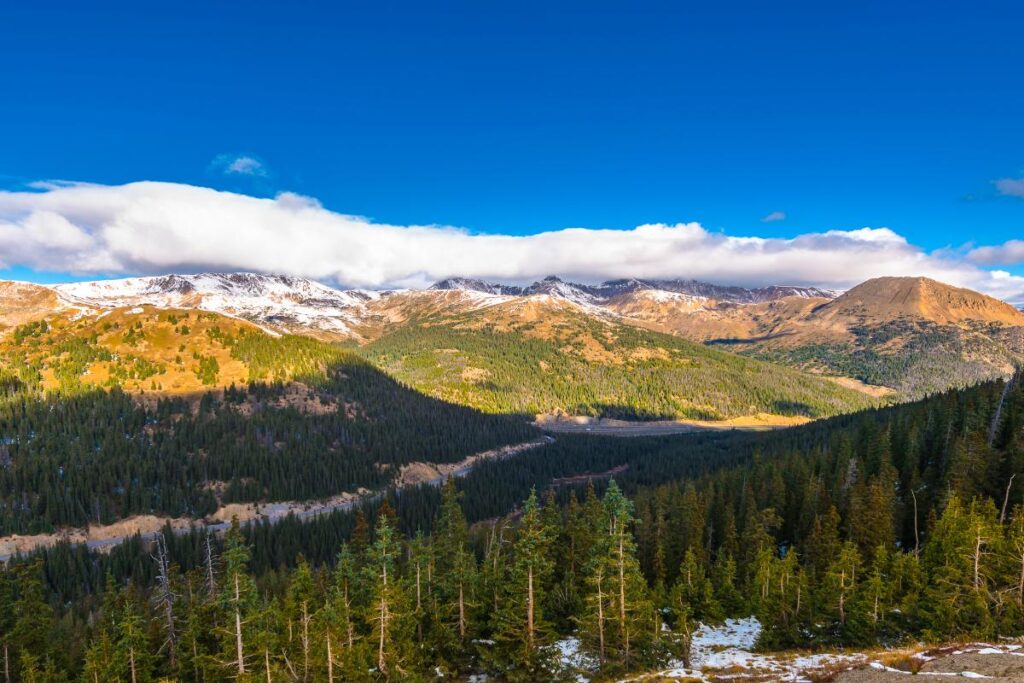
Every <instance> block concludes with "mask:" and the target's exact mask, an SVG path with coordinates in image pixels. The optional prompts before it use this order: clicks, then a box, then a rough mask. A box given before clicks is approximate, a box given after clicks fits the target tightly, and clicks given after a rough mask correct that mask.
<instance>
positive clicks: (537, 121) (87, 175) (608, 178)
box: [0, 1, 1024, 279]
mask: <svg viewBox="0 0 1024 683" xmlns="http://www.w3.org/2000/svg"><path fill="white" fill-rule="evenodd" d="M147 5H148V3H143V4H142V5H141V6H140V5H139V4H137V3H132V4H127V3H116V2H100V3H63V2H53V3H45V4H40V3H31V4H30V3H24V4H22V5H21V6H18V7H8V8H5V12H4V20H3V22H2V23H0V63H2V64H4V65H5V67H4V74H5V75H4V79H3V88H2V92H3V95H2V98H3V102H2V106H0V187H4V188H7V189H8V190H10V191H19V190H23V189H25V186H26V184H28V183H31V182H33V181H38V180H42V179H67V180H73V181H85V182H90V183H100V184H104V185H115V186H119V185H122V184H126V183H132V182H136V181H143V180H149V181H162V182H167V183H175V184H184V185H190V186H199V187H209V188H214V189H219V190H226V191H231V192H235V193H240V194H244V195H250V196H256V197H275V196H277V195H278V194H279V193H281V192H292V193H296V194H299V195H303V196H306V197H315V198H316V200H317V201H318V202H319V203H320V204H321V205H322V206H323V207H324V208H325V209H327V210H330V211H333V212H338V213H341V214H354V215H361V216H368V217H370V218H372V219H373V221H375V222H376V223H386V224H392V225H398V226H404V225H414V224H418V225H424V224H439V225H451V226H459V227H461V228H464V229H467V230H469V231H473V232H477V233H495V234H508V235H524V234H532V233H537V232H542V231H554V230H560V229H563V228H567V227H587V228H612V229H632V228H634V227H635V226H637V225H641V224H645V223H664V224H668V225H674V224H676V223H686V222H691V221H696V222H699V223H700V224H701V225H702V226H703V228H704V229H705V230H707V231H709V232H710V233H718V232H721V231H724V232H725V233H727V234H729V235H737V236H758V237H763V238H796V237H798V236H800V235H804V234H808V233H821V232H824V231H828V230H843V231H847V230H855V229H858V228H863V227H865V226H869V227H872V228H881V227H888V228H890V229H892V230H893V231H895V232H896V233H898V234H899V235H900V236H902V237H904V238H906V240H908V241H909V242H910V243H911V244H913V245H915V246H916V247H918V248H919V249H921V250H922V251H924V252H927V253H930V252H933V251H934V250H936V249H943V248H947V247H949V248H953V249H958V250H961V251H964V245H965V244H969V245H970V244H973V245H1001V244H1003V243H1004V242H1007V241H1008V240H1013V239H1016V238H1020V237H1021V236H1024V198H1022V197H1021V196H1014V195H1024V186H1022V188H1021V189H1020V191H1019V192H1016V191H1013V190H1015V188H1017V186H1015V185H1007V184H1005V183H1004V184H1003V185H1001V186H997V184H996V182H997V181H999V180H1001V179H1002V180H1004V181H1014V180H1017V179H1021V178H1024V126H1022V125H1021V121H1024V68H1022V66H1024V41H1021V40H1020V27H1021V26H1022V25H1024V7H1022V6H1021V5H1020V4H1019V3H1013V2H984V1H983V2H978V3H972V4H971V5H970V6H969V7H968V6H967V5H965V4H962V3H941V2H938V3H937V2H900V3H893V2H860V3H821V2H814V3H809V2H808V3H803V2H787V3H765V2H724V3H694V2H659V3H651V2H637V3H601V2H587V3H582V2H581V3H576V2H559V3H551V2H544V3H533V2H517V3H480V2H465V3H455V2H440V3H412V2H409V3H395V2H374V3H347V2H343V3H301V2H299V3H289V4H288V5H287V6H286V5H284V4H281V3H260V2H248V3H245V4H238V3H201V4H188V3H173V4H161V5H160V6H147ZM240 159H241V160H242V161H239V160H240ZM1000 187H1002V188H1003V189H1004V192H1000V190H999V188H1000ZM773 214H774V215H775V216H776V217H779V218H781V220H772V221H764V220H763V219H765V218H766V217H768V216H771V215H773ZM783 215H784V218H782V216H783ZM0 218H2V216H0ZM9 219H10V217H9ZM10 220H13V219H10ZM140 234H141V233H140ZM22 260H25V261H31V259H28V258H24V259H22ZM1012 260H1013V259H1005V258H1004V259H1003V261H1012ZM126 263H127V264H128V265H130V266H132V267H130V268H129V267H128V266H126V265H125V264H126ZM0 264H2V265H3V266H4V267H5V269H0V276H3V275H5V274H6V275H7V276H11V275H19V274H21V275H25V274H28V275H30V276H31V275H33V273H31V271H26V270H25V269H26V268H33V269H35V270H36V271H40V270H48V269H56V272H57V273H58V274H57V275H54V274H53V273H50V274H49V275H47V274H35V277H36V279H45V278H47V277H49V278H55V277H56V278H59V277H61V276H60V275H59V273H66V272H71V271H74V272H76V273H84V272H88V273H92V272H99V271H96V269H88V268H87V269H84V270H83V269H82V268H81V264H77V265H74V266H71V265H69V266H67V267H62V266H61V264H60V263H48V264H44V263H43V262H42V261H38V260H37V261H32V262H30V263H15V262H13V261H12V259H11V257H10V256H8V257H7V258H6V259H4V258H3V255H0ZM169 265H181V266H182V267H184V266H187V265H189V264H187V263H182V264H173V263H172V264H169ZM196 265H205V262H204V263H200V264H196ZM109 266H110V268H111V271H110V272H111V273H116V272H119V271H122V270H123V271H125V272H128V271H130V270H147V269H148V266H147V267H139V264H138V263H137V262H135V261H131V262H130V263H128V261H116V260H115V261H111V262H110V264H109ZM986 267H987V266H986ZM998 267H999V268H1000V269H1003V270H1006V271H1009V272H1011V273H1016V274H1024V269H1022V268H1021V265H1020V263H1019V262H1018V263H1013V262H1004V263H1001V264H999V265H998ZM104 272H106V271H104ZM328 279H329V276H328Z"/></svg>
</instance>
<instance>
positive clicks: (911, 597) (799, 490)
mask: <svg viewBox="0 0 1024 683" xmlns="http://www.w3.org/2000/svg"><path fill="white" fill-rule="evenodd" d="M1022 467H1024V388H1022V384H1021V382H1019V381H1018V380H1015V381H1012V382H1002V381H997V382H991V383H987V384H982V385H978V386H976V387H972V388H968V389H963V390H954V391H950V392H947V393H945V394H940V395H935V396H932V397H929V398H926V399H923V400H921V401H918V402H916V403H912V404H905V405H900V406H894V407H889V408H884V409H876V410H872V411H866V412H862V413H857V414H853V415H847V416H842V417H837V418H833V419H830V420H826V421H821V422H817V423H812V424H809V425H806V426H804V427H799V428H794V429H789V430H782V431H778V432H773V433H768V434H749V433H746V434H744V433H723V434H695V435H685V436H678V437H671V438H660V439H655V438H645V439H608V438H596V437H587V436H569V435H564V436H560V437H559V438H558V440H557V441H556V442H554V443H552V444H549V445H548V446H544V447H542V448H538V449H535V450H533V451H529V452H527V453H524V454H522V455H521V456H519V457H517V458H515V459H514V460H494V461H488V462H485V463H482V464H481V465H480V466H479V467H476V468H474V469H473V470H472V471H471V472H470V473H469V474H468V475H467V476H465V477H464V478H460V479H450V480H448V483H446V485H445V486H444V487H443V488H442V489H438V488H436V487H432V486H423V487H421V488H418V489H407V490H402V491H400V492H396V493H395V494H394V495H391V496H388V497H386V498H384V499H382V500H373V501H367V503H366V505H365V506H364V507H363V508H360V509H358V510H355V511H351V512H337V513H334V514H331V515H327V516H324V517H321V518H318V519H316V520H314V521H311V522H306V523H303V522H299V521H297V520H295V519H288V520H285V521H283V522H280V523H278V524H269V523H264V524H258V525H254V526H240V527H234V528H232V529H231V531H229V533H228V534H227V535H226V536H225V537H223V538H218V537H214V536H212V535H207V534H206V533H204V532H203V531H202V530H201V529H195V530H193V531H192V532H191V533H188V534H185V535H175V534H173V533H171V532H170V531H168V532H167V533H166V534H164V535H162V536H160V537H159V538H158V539H157V542H156V543H155V544H149V543H143V542H142V540H141V539H135V540H133V541H131V542H129V543H126V544H124V545H123V546H121V547H119V548H117V549H115V550H114V551H113V552H111V553H110V554H108V555H95V554H91V553H89V552H87V551H85V550H84V549H82V548H77V547H76V548H72V547H70V546H67V545H63V546H57V547H55V548H52V549H50V550H47V551H45V552H41V553H39V554H36V555H34V556H31V557H19V558H15V559H14V560H13V561H12V562H10V563H9V567H8V569H7V570H6V571H5V572H4V573H3V574H0V603H2V604H3V606H4V609H2V610H0V619H2V621H0V644H2V647H3V651H2V654H3V656H4V660H3V664H4V665H5V666H6V667H7V669H6V670H7V671H9V672H10V676H11V680H15V681H63V680H83V681H118V680H120V681H129V680H135V681H145V680H160V679H168V680H182V681H226V680H253V681H257V680H258V681H264V680H268V679H269V680H282V681H285V680H288V681H290V680H308V681H321V680H323V681H331V680H334V681H342V680H345V681H349V680H353V681H360V680H366V681H370V680H411V681H415V680H426V679H436V678H437V677H438V676H439V675H440V676H457V675H466V674H469V673H474V672H486V673H488V674H490V675H492V676H495V677H497V678H499V679H505V680H528V681H533V680H536V681H547V680H559V679H560V678H563V677H565V678H570V677H573V676H575V675H576V673H577V672H575V671H572V670H571V667H567V666H565V665H564V663H563V662H562V661H561V660H560V658H559V652H560V651H561V648H562V647H564V645H565V642H566V639H569V638H572V639H575V640H574V641H573V643H578V647H579V649H580V652H581V653H582V655H583V656H582V658H580V659H579V660H578V661H577V662H576V664H578V665H582V666H583V667H584V668H586V669H587V675H588V676H590V677H592V678H597V679H602V678H614V677H615V676H618V675H620V674H623V673H625V672H632V671H639V670H644V669H648V668H651V667H656V666H658V665H660V664H663V663H665V662H667V661H669V660H682V661H684V662H685V661H686V659H687V656H688V642H689V638H690V637H691V636H692V634H693V632H694V629H695V627H696V624H697V623H699V622H703V623H714V622H717V621H720V620H722V619H724V618H725V617H732V616H745V615H749V614H754V615H756V616H757V617H758V619H759V620H760V621H761V623H762V624H763V627H764V628H763V631H762V633H761V638H760V641H759V646H760V647H762V648H765V649H777V648H787V647H795V646H801V647H805V646H807V644H808V643H811V644H814V645H816V646H819V647H835V646H868V645H876V644H883V645H894V644H898V643H902V642H907V641H910V640H918V639H924V640H927V641H945V640H956V639H966V638H978V639H988V638H995V637H997V636H1011V635H1021V634H1022V633H1024V579H1022V577H1024V482H1021V481H1019V480H1020V474H1021V472H1022Z"/></svg>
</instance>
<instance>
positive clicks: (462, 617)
mask: <svg viewBox="0 0 1024 683" xmlns="http://www.w3.org/2000/svg"><path fill="white" fill-rule="evenodd" d="M459 638H461V639H463V640H465V638H466V599H465V595H464V588H463V584H462V582H461V581H459Z"/></svg>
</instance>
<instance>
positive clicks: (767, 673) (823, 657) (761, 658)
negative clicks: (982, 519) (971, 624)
mask: <svg viewBox="0 0 1024 683" xmlns="http://www.w3.org/2000/svg"><path fill="white" fill-rule="evenodd" d="M760 632H761V625H760V623H758V621H757V619H755V618H753V617H750V618H747V619H730V620H727V621H726V622H725V624H723V625H721V626H717V627H709V626H702V627H701V628H700V630H698V631H697V633H696V634H695V635H694V639H693V651H692V656H691V667H690V668H686V667H683V666H682V665H680V666H677V667H673V668H670V669H666V670H663V671H656V672H650V673H646V674H642V675H639V676H634V677H632V678H629V679H626V680H627V681H644V682H647V683H654V682H665V683H667V682H669V681H673V682H676V683H681V682H684V681H685V682H687V683H715V682H720V681H730V682H736V683H775V682H776V681H780V682H781V681H790V682H793V683H826V682H827V683H899V682H900V681H904V680H906V677H907V676H914V675H917V676H931V677H936V678H935V680H937V681H942V680H951V681H952V680H962V679H980V680H986V681H992V682H993V683H1009V682H1011V681H1012V682H1015V683H1022V682H1024V646H1022V645H1021V644H1020V643H1017V642H1006V643H999V644H991V643H971V644H960V645H949V646H944V647H933V648H926V647H924V646H921V647H910V648H905V649H898V650H874V651H863V652H858V651H847V652H828V653H800V652H782V653H759V652H755V651H754V650H755V645H756V642H757V637H758V635H759V634H760Z"/></svg>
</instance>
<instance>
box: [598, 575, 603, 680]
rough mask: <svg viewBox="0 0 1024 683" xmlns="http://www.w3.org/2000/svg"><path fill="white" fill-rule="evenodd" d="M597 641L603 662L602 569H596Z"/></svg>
mask: <svg viewBox="0 0 1024 683" xmlns="http://www.w3.org/2000/svg"><path fill="white" fill-rule="evenodd" d="M597 571H598V572H599V573H598V575H597V642H598V652H599V653H600V659H601V663H602V664H604V592H603V591H602V590H601V580H602V579H603V578H604V574H603V571H604V570H603V569H598V570H597Z"/></svg>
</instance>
